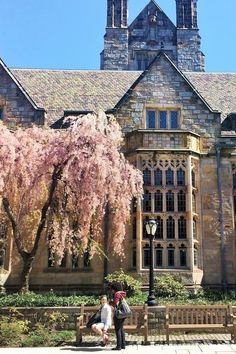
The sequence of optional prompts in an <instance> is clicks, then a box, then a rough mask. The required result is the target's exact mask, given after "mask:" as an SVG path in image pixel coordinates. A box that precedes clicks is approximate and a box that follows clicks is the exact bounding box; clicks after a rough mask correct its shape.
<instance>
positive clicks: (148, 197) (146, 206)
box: [143, 191, 152, 212]
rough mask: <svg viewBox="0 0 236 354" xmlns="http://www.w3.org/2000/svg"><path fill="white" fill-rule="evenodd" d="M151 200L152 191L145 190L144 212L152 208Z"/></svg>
mask: <svg viewBox="0 0 236 354" xmlns="http://www.w3.org/2000/svg"><path fill="white" fill-rule="evenodd" d="M151 200H152V195H151V193H149V192H148V191H145V192H144V196H143V211H144V212H148V211H151V209H152V203H151Z"/></svg>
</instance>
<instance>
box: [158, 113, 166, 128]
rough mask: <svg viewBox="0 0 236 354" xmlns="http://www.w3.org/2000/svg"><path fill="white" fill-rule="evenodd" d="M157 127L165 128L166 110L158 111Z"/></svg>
mask: <svg viewBox="0 0 236 354" xmlns="http://www.w3.org/2000/svg"><path fill="white" fill-rule="evenodd" d="M159 119H160V122H159V128H160V129H166V128H167V112H166V111H160V112H159Z"/></svg>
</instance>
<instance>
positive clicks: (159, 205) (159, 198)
mask: <svg viewBox="0 0 236 354" xmlns="http://www.w3.org/2000/svg"><path fill="white" fill-rule="evenodd" d="M162 204H163V198H162V193H161V192H160V191H156V193H155V212H161V211H162V210H163V207H162Z"/></svg>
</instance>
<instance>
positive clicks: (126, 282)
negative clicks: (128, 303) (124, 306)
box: [105, 269, 141, 296]
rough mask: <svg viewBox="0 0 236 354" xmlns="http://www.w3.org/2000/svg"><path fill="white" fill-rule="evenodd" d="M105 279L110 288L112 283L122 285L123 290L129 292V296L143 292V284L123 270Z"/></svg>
mask: <svg viewBox="0 0 236 354" xmlns="http://www.w3.org/2000/svg"><path fill="white" fill-rule="evenodd" d="M105 279H106V281H107V282H108V286H109V285H111V284H112V283H116V282H118V283H120V284H121V285H122V287H123V290H124V291H126V292H127V296H133V295H135V294H139V293H140V291H141V282H140V281H138V280H137V279H135V278H133V277H132V276H131V275H129V274H126V273H125V272H124V271H123V269H120V270H118V271H115V272H114V273H112V274H109V275H108V276H107V277H106V278H105Z"/></svg>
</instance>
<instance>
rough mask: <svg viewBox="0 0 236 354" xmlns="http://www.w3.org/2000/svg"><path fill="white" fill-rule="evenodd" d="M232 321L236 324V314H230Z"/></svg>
mask: <svg viewBox="0 0 236 354" xmlns="http://www.w3.org/2000/svg"><path fill="white" fill-rule="evenodd" d="M230 319H231V323H232V324H234V325H236V315H233V314H232V313H231V314H230Z"/></svg>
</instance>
